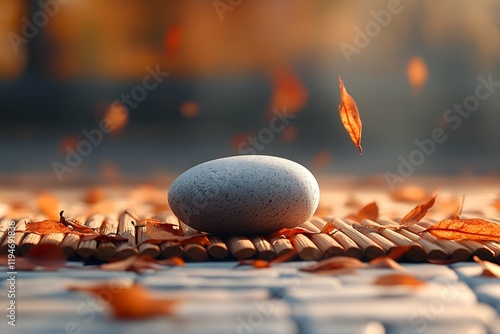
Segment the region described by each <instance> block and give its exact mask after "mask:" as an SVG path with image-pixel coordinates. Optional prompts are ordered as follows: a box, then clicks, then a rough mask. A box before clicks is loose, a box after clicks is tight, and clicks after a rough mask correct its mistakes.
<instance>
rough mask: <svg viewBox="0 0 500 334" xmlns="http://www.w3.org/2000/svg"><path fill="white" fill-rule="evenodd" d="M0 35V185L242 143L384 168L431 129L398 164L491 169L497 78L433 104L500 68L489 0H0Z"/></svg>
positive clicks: (157, 166)
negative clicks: (341, 107)
mask: <svg viewBox="0 0 500 334" xmlns="http://www.w3.org/2000/svg"><path fill="white" fill-rule="evenodd" d="M0 36H1V38H0V115H1V123H0V159H1V160H0V181H1V182H2V183H3V184H8V183H10V184H24V185H28V186H30V185H34V184H36V183H37V182H43V183H46V184H52V185H62V186H64V185H71V184H74V183H86V182H100V183H102V182H134V181H152V182H168V181H167V180H169V179H170V178H171V177H172V176H175V175H177V174H178V173H180V172H182V171H183V170H185V169H187V168H189V167H191V166H193V165H195V164H197V163H200V162H203V161H206V160H210V159H215V158H219V157H224V156H229V155H237V154H241V153H249V152H250V151H256V152H257V153H260V154H269V155H278V156H282V157H286V158H289V159H292V160H296V161H298V162H300V163H302V164H303V165H305V166H307V167H308V168H310V169H311V170H312V171H313V173H315V174H316V175H336V176H343V175H350V176H354V177H371V176H374V177H377V176H380V177H382V178H383V175H384V173H386V172H391V173H395V174H397V173H398V167H399V165H400V163H401V157H402V158H403V159H406V160H408V159H409V157H410V155H411V154H412V152H414V151H415V150H418V147H417V146H416V144H415V140H425V139H426V138H431V133H432V131H433V130H434V129H436V128H441V129H443V131H444V132H445V134H446V138H447V139H446V140H445V141H444V142H443V143H438V144H436V149H435V152H433V153H432V154H429V155H427V154H426V155H425V156H424V161H423V162H422V163H421V164H420V165H419V166H415V168H414V171H413V172H412V173H411V177H414V176H420V175H438V176H439V175H443V176H450V175H452V176H453V175H477V176H494V177H497V176H498V175H499V166H500V155H499V152H500V151H499V148H500V131H499V126H500V112H499V111H500V110H499V106H500V87H497V88H493V89H496V90H498V91H494V92H492V93H491V94H490V96H489V97H488V98H486V99H484V100H481V101H480V103H479V106H478V107H477V110H476V111H474V112H471V113H470V116H468V117H467V118H464V117H460V125H458V120H456V122H450V121H449V120H448V121H447V120H446V117H445V115H446V112H447V110H448V109H449V108H452V107H453V105H454V104H462V103H463V102H464V100H466V98H467V97H469V96H473V95H474V94H475V90H476V88H477V87H478V85H479V84H480V81H479V80H478V77H479V76H482V77H483V78H485V79H486V80H487V78H488V77H489V76H492V78H493V81H495V82H499V81H500V2H499V1H498V0H477V1H470V0H441V1H432V0H422V1H407V0H401V1H396V0H390V1H388V0H382V1H379V0H370V1H352V0H206V1H205V0H183V1H173V0H148V1H144V0H36V1H32V0H0ZM339 75H340V76H342V79H343V81H344V84H345V86H346V88H347V90H348V92H349V93H350V94H351V95H352V96H353V97H354V99H355V100H356V102H357V105H358V108H359V111H360V115H361V118H362V120H363V139H362V145H363V155H361V156H360V155H359V153H358V151H357V149H356V148H355V147H354V145H353V144H352V143H351V141H350V139H349V136H348V135H347V133H346V132H345V130H344V129H343V126H342V124H341V122H340V119H339V116H338V104H339V89H338V77H339ZM486 91H487V90H484V92H486ZM273 110H274V111H273ZM277 114H279V115H281V119H285V120H286V121H287V122H286V123H288V124H285V123H283V126H281V125H282V124H281V123H280V122H277V121H273V119H274V118H275V117H277V116H276V115H277ZM283 115H284V116H283ZM448 116H449V115H448ZM455 116H456V115H455ZM103 120H104V121H105V122H106V124H107V125H108V126H109V127H108V128H104V129H105V130H108V129H112V131H110V133H107V132H109V131H107V132H106V131H103V128H102V124H103ZM271 124H278V125H277V126H274V127H272V126H271ZM452 125H456V127H455V128H453V127H452ZM266 129H267V130H266ZM89 133H90V134H92V136H93V137H92V138H93V140H94V142H91V141H90V139H89V138H88V136H90V135H89ZM253 136H255V138H256V139H255V140H254V141H252V139H251V138H252V137H253Z"/></svg>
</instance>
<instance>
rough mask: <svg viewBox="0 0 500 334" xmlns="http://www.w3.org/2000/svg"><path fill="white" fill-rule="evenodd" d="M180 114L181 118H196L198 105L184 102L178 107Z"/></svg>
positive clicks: (198, 110)
mask: <svg viewBox="0 0 500 334" xmlns="http://www.w3.org/2000/svg"><path fill="white" fill-rule="evenodd" d="M179 111H180V113H181V115H182V116H183V117H186V118H192V117H196V116H198V114H199V112H200V105H199V104H198V103H196V102H189V101H188V102H184V103H183V104H182V105H181V107H180V110H179Z"/></svg>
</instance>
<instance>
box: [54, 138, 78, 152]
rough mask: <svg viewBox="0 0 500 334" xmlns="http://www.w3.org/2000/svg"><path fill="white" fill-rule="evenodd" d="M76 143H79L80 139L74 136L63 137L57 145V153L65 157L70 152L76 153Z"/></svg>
mask: <svg viewBox="0 0 500 334" xmlns="http://www.w3.org/2000/svg"><path fill="white" fill-rule="evenodd" d="M78 143H80V138H79V137H78V136H76V135H73V136H67V137H64V138H63V139H61V142H60V143H59V152H61V154H64V155H66V154H68V153H70V152H71V151H76V149H77V146H78Z"/></svg>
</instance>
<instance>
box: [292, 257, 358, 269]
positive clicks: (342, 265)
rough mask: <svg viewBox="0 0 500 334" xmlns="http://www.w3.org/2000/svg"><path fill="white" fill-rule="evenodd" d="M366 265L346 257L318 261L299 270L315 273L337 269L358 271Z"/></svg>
mask: <svg viewBox="0 0 500 334" xmlns="http://www.w3.org/2000/svg"><path fill="white" fill-rule="evenodd" d="M365 267H366V264H365V263H363V262H361V261H360V260H358V259H356V258H353V257H347V256H336V257H332V258H329V259H326V260H321V261H318V262H316V263H314V264H312V265H309V266H306V267H303V268H301V269H300V270H301V271H306V272H311V273H317V272H328V271H331V270H338V269H358V268H365Z"/></svg>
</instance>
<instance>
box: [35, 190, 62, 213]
mask: <svg viewBox="0 0 500 334" xmlns="http://www.w3.org/2000/svg"><path fill="white" fill-rule="evenodd" d="M59 205H60V204H59V200H58V199H57V198H56V197H55V196H54V195H53V194H51V193H49V192H47V191H44V192H42V193H41V194H40V195H38V198H37V206H38V210H40V212H42V213H43V214H44V215H45V216H47V218H48V219H51V220H57V219H58V218H59Z"/></svg>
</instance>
